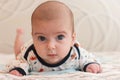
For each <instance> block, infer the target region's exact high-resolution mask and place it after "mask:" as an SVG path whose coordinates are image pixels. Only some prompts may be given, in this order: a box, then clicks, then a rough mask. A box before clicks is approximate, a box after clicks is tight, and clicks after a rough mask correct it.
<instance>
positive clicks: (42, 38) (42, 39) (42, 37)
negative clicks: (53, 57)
mask: <svg viewBox="0 0 120 80" xmlns="http://www.w3.org/2000/svg"><path fill="white" fill-rule="evenodd" d="M38 40H40V41H44V40H46V38H45V37H44V36H38Z"/></svg>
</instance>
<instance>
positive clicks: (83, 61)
mask: <svg viewBox="0 0 120 80" xmlns="http://www.w3.org/2000/svg"><path fill="white" fill-rule="evenodd" d="M80 55H81V56H80V67H81V69H82V70H83V71H85V72H92V73H100V72H101V71H102V68H101V65H100V62H99V61H98V60H97V59H96V58H95V56H94V55H93V54H91V53H88V52H87V51H86V50H85V49H83V48H80Z"/></svg>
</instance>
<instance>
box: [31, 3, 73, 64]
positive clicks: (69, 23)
mask: <svg viewBox="0 0 120 80" xmlns="http://www.w3.org/2000/svg"><path fill="white" fill-rule="evenodd" d="M31 23H32V37H33V42H34V46H35V49H36V51H37V53H38V55H39V56H40V57H41V58H42V59H44V60H45V61H46V62H47V63H50V64H55V63H58V62H59V61H61V60H62V59H64V58H65V56H67V54H68V53H69V51H70V49H71V46H73V44H74V40H75V33H74V19H73V14H72V11H71V10H70V9H69V8H68V7H67V6H66V5H65V4H63V3H61V2H58V1H47V2H44V3H42V4H41V5H40V6H38V7H37V8H36V9H35V11H34V12H33V14H32V18H31Z"/></svg>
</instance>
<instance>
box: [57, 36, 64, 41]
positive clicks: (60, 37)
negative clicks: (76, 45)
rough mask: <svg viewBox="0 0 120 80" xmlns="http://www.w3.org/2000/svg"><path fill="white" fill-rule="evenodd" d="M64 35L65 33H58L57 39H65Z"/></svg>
mask: <svg viewBox="0 0 120 80" xmlns="http://www.w3.org/2000/svg"><path fill="white" fill-rule="evenodd" d="M64 37H65V36H64V35H58V36H57V39H58V40H63V39H64Z"/></svg>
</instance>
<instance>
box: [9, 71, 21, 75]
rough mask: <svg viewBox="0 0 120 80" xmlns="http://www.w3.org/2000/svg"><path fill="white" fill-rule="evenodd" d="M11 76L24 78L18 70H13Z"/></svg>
mask: <svg viewBox="0 0 120 80" xmlns="http://www.w3.org/2000/svg"><path fill="white" fill-rule="evenodd" d="M9 73H10V74H13V75H16V76H23V75H22V74H20V73H19V72H18V71H17V70H12V71H10V72H9Z"/></svg>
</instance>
